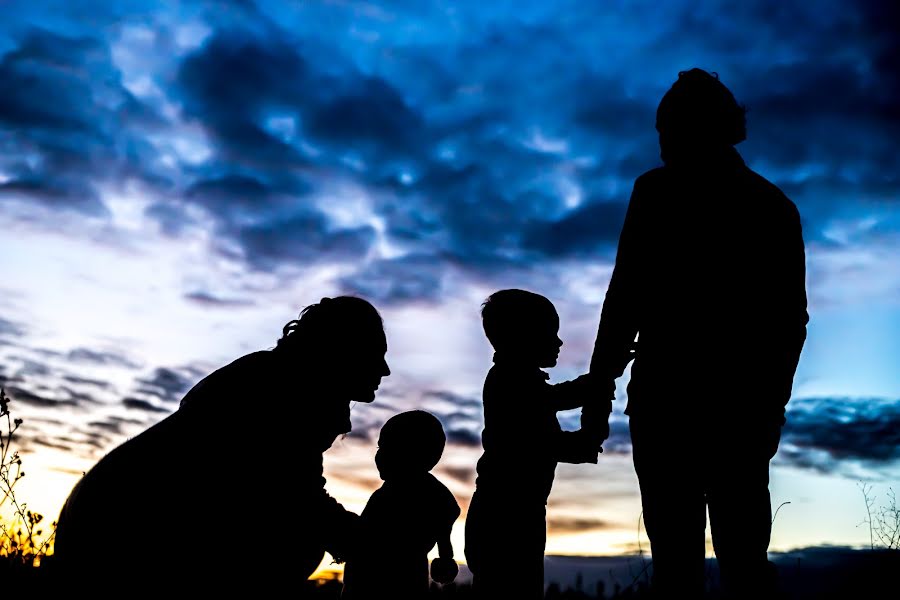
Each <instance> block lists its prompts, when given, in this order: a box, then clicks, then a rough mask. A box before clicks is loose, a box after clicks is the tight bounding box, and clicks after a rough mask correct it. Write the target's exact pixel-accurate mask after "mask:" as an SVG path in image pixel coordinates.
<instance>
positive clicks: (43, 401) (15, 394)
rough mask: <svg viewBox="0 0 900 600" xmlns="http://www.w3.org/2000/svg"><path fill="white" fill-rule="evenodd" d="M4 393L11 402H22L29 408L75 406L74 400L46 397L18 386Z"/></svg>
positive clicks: (10, 387) (70, 398) (7, 389)
mask: <svg viewBox="0 0 900 600" xmlns="http://www.w3.org/2000/svg"><path fill="white" fill-rule="evenodd" d="M6 393H7V395H9V396H10V397H11V398H12V399H13V400H16V401H17V402H22V403H24V404H29V405H31V406H37V407H43V408H57V407H60V406H75V405H76V403H77V400H76V399H75V398H72V397H69V398H55V397H52V396H51V395H47V394H44V393H40V392H34V391H31V390H29V389H25V388H23V387H19V386H9V387H7V388H6Z"/></svg>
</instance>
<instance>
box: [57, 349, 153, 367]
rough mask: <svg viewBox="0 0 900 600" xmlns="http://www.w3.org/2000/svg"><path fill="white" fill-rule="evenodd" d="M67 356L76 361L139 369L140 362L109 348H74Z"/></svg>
mask: <svg viewBox="0 0 900 600" xmlns="http://www.w3.org/2000/svg"><path fill="white" fill-rule="evenodd" d="M66 358H67V359H68V360H69V361H71V362H74V363H84V364H93V365H102V366H115V367H124V368H126V369H138V368H140V366H141V365H140V364H138V363H136V362H134V361H133V360H131V359H130V358H128V357H127V356H125V355H123V354H120V353H117V352H111V351H107V350H91V349H90V348H74V349H72V350H70V351H69V352H68V353H67V354H66Z"/></svg>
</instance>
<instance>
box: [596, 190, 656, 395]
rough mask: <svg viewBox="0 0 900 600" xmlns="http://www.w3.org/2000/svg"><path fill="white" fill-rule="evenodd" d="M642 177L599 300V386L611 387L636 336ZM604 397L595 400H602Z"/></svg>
mask: <svg viewBox="0 0 900 600" xmlns="http://www.w3.org/2000/svg"><path fill="white" fill-rule="evenodd" d="M645 186H646V184H645V183H644V182H643V179H642V178H638V180H637V181H636V182H635V184H634V189H633V190H632V192H631V200H630V201H629V203H628V210H627V212H626V214H625V223H624V224H623V226H622V232H621V234H620V235H619V246H618V250H617V251H616V264H615V267H614V268H613V273H612V278H611V279H610V281H609V287H608V288H607V290H606V298H605V299H604V300H603V310H602V311H601V313H600V326H599V327H598V329H597V339H596V341H595V342H594V353H593V356H592V357H591V370H590V372H591V375H592V376H593V377H594V378H595V379H596V380H597V381H598V382H599V383H600V384H601V385H603V386H607V385H613V386H614V383H613V382H614V380H615V379H616V378H618V377H619V376H620V375H622V372H623V371H624V370H625V366H626V365H627V364H628V358H629V356H630V352H631V350H632V348H633V346H634V338H635V336H636V335H637V333H638V314H637V306H638V302H637V300H638V298H637V296H638V280H639V277H640V276H641V275H640V269H641V266H640V262H641V261H640V254H641V252H642V251H643V248H641V238H642V231H641V230H642V227H643V226H642V222H643V220H644V217H643V214H642V213H643V212H644V211H645V210H646V209H645V208H644V204H645V199H644V196H645V194H646V191H645ZM606 399H607V398H606V397H604V398H599V399H598V401H605V400H606Z"/></svg>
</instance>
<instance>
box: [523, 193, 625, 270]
mask: <svg viewBox="0 0 900 600" xmlns="http://www.w3.org/2000/svg"><path fill="white" fill-rule="evenodd" d="M625 209H626V205H625V204H623V203H620V202H591V203H588V204H585V205H584V206H582V207H579V208H578V209H576V210H574V211H572V212H570V213H569V214H567V215H566V216H565V217H564V218H562V219H560V220H559V221H555V222H550V223H541V224H539V225H533V226H532V227H531V228H530V230H529V231H528V232H527V233H526V236H525V240H526V245H527V246H528V247H530V248H534V249H537V250H540V251H541V252H542V253H543V254H544V255H545V256H547V257H557V256H570V255H575V256H578V255H588V256H591V255H594V256H596V255H597V254H598V253H599V251H601V250H606V251H607V252H612V250H613V249H614V248H615V246H616V243H617V241H618V239H619V232H620V231H621V230H622V224H623V223H624V222H625ZM613 254H614V252H613Z"/></svg>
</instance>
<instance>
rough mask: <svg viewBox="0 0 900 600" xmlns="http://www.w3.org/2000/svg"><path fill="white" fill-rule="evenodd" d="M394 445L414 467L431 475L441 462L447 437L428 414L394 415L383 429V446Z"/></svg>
mask: <svg viewBox="0 0 900 600" xmlns="http://www.w3.org/2000/svg"><path fill="white" fill-rule="evenodd" d="M385 443H390V444H391V445H393V446H395V447H396V446H400V447H402V449H403V451H404V452H403V456H405V457H407V459H408V460H409V461H410V463H411V464H413V465H415V466H418V467H421V468H422V469H424V470H425V471H430V470H431V469H433V468H434V466H435V465H436V464H437V463H438V461H439V460H440V459H441V454H443V453H444V445H445V444H446V443H447V436H446V434H444V428H443V426H441V422H440V421H438V419H437V417H435V416H434V415H433V414H431V413H429V412H425V411H424V410H410V411H407V412H402V413H400V414H399V415H394V416H393V417H391V418H390V419H388V420H387V422H386V423H385V424H384V426H383V427H382V428H381V436H380V439H379V444H385Z"/></svg>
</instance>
